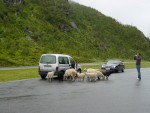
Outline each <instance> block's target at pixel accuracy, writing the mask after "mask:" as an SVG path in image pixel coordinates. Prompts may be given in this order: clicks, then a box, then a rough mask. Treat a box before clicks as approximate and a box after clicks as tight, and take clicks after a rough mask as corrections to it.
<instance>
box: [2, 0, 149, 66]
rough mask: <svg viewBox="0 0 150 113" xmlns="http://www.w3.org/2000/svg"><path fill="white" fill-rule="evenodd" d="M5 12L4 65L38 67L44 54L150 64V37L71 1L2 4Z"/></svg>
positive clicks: (27, 0) (7, 0)
mask: <svg viewBox="0 0 150 113" xmlns="http://www.w3.org/2000/svg"><path fill="white" fill-rule="evenodd" d="M0 9H1V10H0V66H18V65H37V64H38V60H39V58H40V56H41V54H43V53H63V54H69V55H71V56H73V57H74V58H75V60H76V61H77V62H95V61H103V60H106V59H108V58H119V59H128V60H132V59H133V55H134V54H135V53H136V52H140V53H141V54H142V57H143V59H144V60H150V57H149V56H150V39H149V38H147V37H145V36H144V34H143V33H142V32H141V31H139V30H138V29H137V28H136V27H134V26H130V25H122V24H121V23H119V22H117V21H116V20H115V19H113V18H111V17H107V16H105V15H103V14H102V13H101V12H98V11H97V10H95V9H92V8H89V7H85V6H83V5H79V4H77V3H74V2H71V3H70V2H68V0H44V1H43V0H1V1H0Z"/></svg>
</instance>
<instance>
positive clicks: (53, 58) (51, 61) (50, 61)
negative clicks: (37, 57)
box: [40, 55, 56, 64]
mask: <svg viewBox="0 0 150 113" xmlns="http://www.w3.org/2000/svg"><path fill="white" fill-rule="evenodd" d="M40 63H48V64H55V63H56V56H54V55H44V56H42V58H41V61H40Z"/></svg>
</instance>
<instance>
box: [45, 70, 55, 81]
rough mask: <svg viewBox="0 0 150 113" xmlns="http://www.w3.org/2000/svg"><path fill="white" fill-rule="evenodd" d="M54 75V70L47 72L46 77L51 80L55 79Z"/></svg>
mask: <svg viewBox="0 0 150 113" xmlns="http://www.w3.org/2000/svg"><path fill="white" fill-rule="evenodd" d="M53 76H54V72H53V71H52V72H48V73H47V76H46V79H47V80H48V81H49V82H51V81H52V80H53Z"/></svg>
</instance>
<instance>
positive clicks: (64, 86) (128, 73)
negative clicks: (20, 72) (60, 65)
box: [0, 68, 150, 113]
mask: <svg viewBox="0 0 150 113" xmlns="http://www.w3.org/2000/svg"><path fill="white" fill-rule="evenodd" d="M141 72H142V80H141V81H138V80H137V79H136V78H137V72H136V70H135V69H129V70H125V72H124V73H116V74H112V75H111V76H110V77H109V80H108V81H106V80H103V81H102V80H101V81H97V82H88V81H84V82H80V81H75V82H71V81H63V82H59V81H58V80H54V81H53V82H52V83H49V82H47V81H46V80H41V79H40V78H38V79H30V80H22V81H15V82H7V83H0V113H150V74H149V73H150V69H148V68H147V69H142V70H141Z"/></svg>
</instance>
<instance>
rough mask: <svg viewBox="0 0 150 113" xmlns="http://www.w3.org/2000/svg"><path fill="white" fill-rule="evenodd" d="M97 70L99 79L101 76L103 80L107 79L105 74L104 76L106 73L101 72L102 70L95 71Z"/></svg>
mask: <svg viewBox="0 0 150 113" xmlns="http://www.w3.org/2000/svg"><path fill="white" fill-rule="evenodd" d="M95 72H96V73H97V77H98V79H99V80H100V79H101V78H103V80H104V79H105V76H104V74H103V73H102V72H100V71H95Z"/></svg>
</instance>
